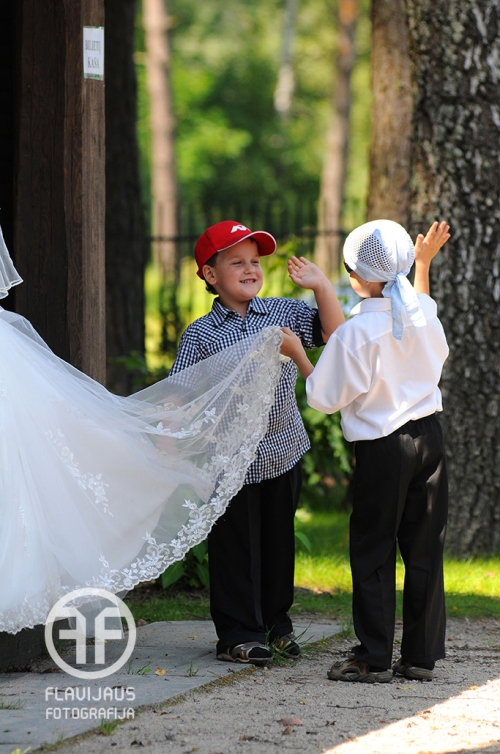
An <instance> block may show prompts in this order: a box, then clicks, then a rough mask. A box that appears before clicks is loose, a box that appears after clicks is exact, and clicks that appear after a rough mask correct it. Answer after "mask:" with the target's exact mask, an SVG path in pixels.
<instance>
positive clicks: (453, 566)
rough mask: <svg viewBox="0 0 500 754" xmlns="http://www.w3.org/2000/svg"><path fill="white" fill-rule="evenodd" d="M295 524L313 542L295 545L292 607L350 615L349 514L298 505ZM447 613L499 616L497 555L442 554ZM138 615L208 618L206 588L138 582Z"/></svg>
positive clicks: (400, 570)
mask: <svg viewBox="0 0 500 754" xmlns="http://www.w3.org/2000/svg"><path fill="white" fill-rule="evenodd" d="M298 518H299V524H298V529H299V530H300V531H302V532H303V533H304V534H305V535H306V536H307V537H308V538H309V541H310V542H311V546H312V552H311V553H308V552H307V551H306V550H305V549H304V548H303V547H302V546H300V545H299V546H298V551H297V556H296V567H295V584H296V593H295V602H294V604H293V607H292V613H294V614H296V615H300V614H306V613H307V614H311V613H314V614H316V615H317V616H318V617H321V616H324V617H329V618H337V619H338V620H341V621H346V620H348V619H349V615H350V609H351V573H350V567H349V536H348V524H349V514H348V513H343V512H331V513H330V512H328V513H324V512H321V513H314V514H310V513H308V512H307V511H303V510H301V511H299V513H298ZM444 573H445V589H446V603H447V613H448V616H459V617H465V616H468V617H472V618H484V617H490V616H492V617H497V618H500V556H497V557H491V558H475V559H471V560H465V561H463V560H462V561H461V560H457V559H456V558H450V557H446V558H445V565H444ZM403 580H404V566H403V563H402V561H401V558H399V557H398V562H397V566H396V589H397V593H396V596H397V606H396V612H397V617H401V606H402V593H403ZM127 601H128V603H129V606H130V608H131V610H132V612H133V614H134V617H135V619H136V620H139V619H140V618H142V619H143V620H146V621H147V622H148V623H149V622H152V621H160V620H208V619H209V618H210V613H209V599H208V593H207V592H193V593H190V592H175V591H174V590H172V589H171V590H166V591H162V590H160V589H157V588H155V587H154V586H151V585H150V586H148V587H146V588H144V587H143V588H139V589H137V590H135V591H134V592H132V593H131V594H130V595H129V597H128V600H127Z"/></svg>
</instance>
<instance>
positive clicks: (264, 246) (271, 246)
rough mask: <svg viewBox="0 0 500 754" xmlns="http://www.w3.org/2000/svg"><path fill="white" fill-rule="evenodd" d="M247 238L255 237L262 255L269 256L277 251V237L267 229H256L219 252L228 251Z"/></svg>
mask: <svg viewBox="0 0 500 754" xmlns="http://www.w3.org/2000/svg"><path fill="white" fill-rule="evenodd" d="M246 238H255V240H256V241H257V245H258V247H259V254H260V256H261V257H267V256H269V254H274V252H275V251H276V239H275V238H274V236H272V235H271V234H270V233H268V232H267V231H266V230H255V231H253V232H252V233H249V234H248V235H247V236H243V238H238V240H237V241H235V242H234V243H231V244H229V246H224V248H222V249H219V252H221V251H226V249H231V248H232V247H233V246H236V244H237V243H239V242H240V241H244V240H245V239H246Z"/></svg>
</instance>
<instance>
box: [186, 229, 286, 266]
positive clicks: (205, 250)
mask: <svg viewBox="0 0 500 754" xmlns="http://www.w3.org/2000/svg"><path fill="white" fill-rule="evenodd" d="M244 238H255V240H256V242H257V246H258V249H259V254H260V256H261V257H266V256H268V254H272V253H273V252H274V251H276V241H275V239H274V238H273V236H272V235H271V234H270V233H267V232H266V231H265V230H256V231H251V230H250V228H247V227H246V225H242V224H241V223H238V222H236V220H223V221H222V222H220V223H216V224H215V225H211V226H210V227H209V228H207V229H206V231H205V232H204V233H202V234H201V236H200V237H199V238H198V240H197V241H196V246H195V247H194V258H195V259H196V264H197V265H198V270H197V272H196V274H197V275H198V277H200V278H202V279H203V272H202V268H203V265H204V264H206V263H207V262H208V260H209V259H210V257H213V255H214V254H216V253H217V252H218V251H225V250H226V249H230V248H231V246H235V244H237V243H238V242H239V241H243V239H244Z"/></svg>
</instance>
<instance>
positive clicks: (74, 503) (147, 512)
mask: <svg viewBox="0 0 500 754" xmlns="http://www.w3.org/2000/svg"><path fill="white" fill-rule="evenodd" d="M281 339H282V336H281V333H280V331H279V330H278V329H277V328H269V329H268V330H264V331H262V332H261V333H259V334H258V335H256V336H252V337H251V338H248V339H246V340H244V341H241V342H240V343H238V344H236V345H234V346H232V347H230V348H228V349H226V350H224V351H222V352H221V353H219V354H217V355H216V356H213V357H211V358H210V359H207V360H205V361H203V362H200V363H199V364H197V365H195V366H193V367H190V368H189V369H186V370H184V371H183V372H180V373H178V374H177V375H175V376H172V377H171V378H168V379H166V380H163V381H162V382H160V383H158V384H156V385H154V386H153V387H150V388H147V389H146V390H143V391H141V392H139V393H136V394H135V395H133V396H130V397H128V398H121V397H117V396H114V395H112V394H110V393H109V392H108V391H107V390H106V389H105V388H103V387H102V386H101V385H99V384H98V383H96V382H94V381H93V380H91V379H90V378H89V377H87V376H85V375H84V374H82V373H81V372H79V371H78V370H76V369H74V368H73V367H71V366H69V365H68V364H67V363H66V362H64V361H62V360H61V359H59V358H58V357H56V356H55V355H54V354H53V353H52V352H51V351H50V349H49V348H48V347H47V346H46V344H45V343H44V342H43V341H42V340H41V339H40V337H39V336H38V335H37V333H36V332H35V331H34V329H33V328H32V326H31V325H30V323H29V322H28V321H27V320H25V319H24V318H23V317H20V316H19V315H16V314H13V313H11V312H7V311H5V310H3V309H1V308H0V631H7V632H11V633H15V632H17V631H19V630H21V629H22V628H25V627H32V626H35V625H37V624H41V623H44V622H45V620H46V617H47V614H48V612H49V611H50V608H51V607H52V606H53V604H54V603H55V602H56V601H57V600H58V599H59V598H60V597H61V596H63V595H64V594H66V593H67V592H69V591H71V590H73V589H76V588H79V587H86V586H93V587H97V588H99V587H100V588H105V589H108V590H110V591H112V592H114V593H117V592H122V591H125V590H128V589H131V588H132V587H134V586H135V585H136V584H138V583H139V582H141V581H145V580H150V579H152V578H155V577H156V576H158V575H159V574H160V573H162V572H163V571H164V570H165V568H166V567H167V566H168V565H170V564H171V563H173V562H174V561H176V560H179V559H181V558H182V557H183V556H184V555H185V554H186V552H187V551H188V550H189V549H190V547H192V546H193V545H195V544H197V543H199V542H200V541H202V540H203V539H204V538H205V537H206V536H207V534H208V532H209V531H210V529H211V527H212V526H213V524H214V523H215V521H216V520H217V518H218V517H219V516H220V515H221V514H222V513H223V512H224V510H225V508H226V506H227V504H228V503H229V501H230V500H231V498H232V497H234V495H235V494H236V492H237V491H238V490H239V489H240V487H241V486H242V484H243V481H244V478H245V475H246V472H247V469H248V467H249V466H250V464H251V463H252V461H253V459H254V457H255V452H256V448H257V445H258V443H259V442H260V440H261V439H262V437H263V435H264V434H265V432H266V428H267V420H268V415H269V411H270V409H271V406H272V404H273V401H274V392H275V388H276V385H277V382H278V380H279V375H280V369H281V365H280V361H279V346H280V343H281Z"/></svg>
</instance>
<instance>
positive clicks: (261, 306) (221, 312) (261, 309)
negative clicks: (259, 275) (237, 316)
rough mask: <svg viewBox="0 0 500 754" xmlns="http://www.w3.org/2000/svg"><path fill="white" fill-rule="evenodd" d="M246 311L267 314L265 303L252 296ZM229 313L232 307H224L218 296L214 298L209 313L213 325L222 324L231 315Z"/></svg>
mask: <svg viewBox="0 0 500 754" xmlns="http://www.w3.org/2000/svg"><path fill="white" fill-rule="evenodd" d="M248 312H255V313H256V314H267V312H268V309H267V305H266V303H265V302H264V301H263V300H262V299H261V298H259V297H258V296H254V297H253V299H251V301H250V303H249V304H248ZM231 313H232V309H226V307H225V306H223V305H222V304H221V302H220V301H219V299H218V298H216V299H215V300H214V302H213V304H212V311H211V312H210V314H211V317H212V322H213V324H214V325H215V327H219V326H220V325H223V324H224V322H225V321H226V319H227V318H228V317H229V316H230V315H231Z"/></svg>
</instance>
